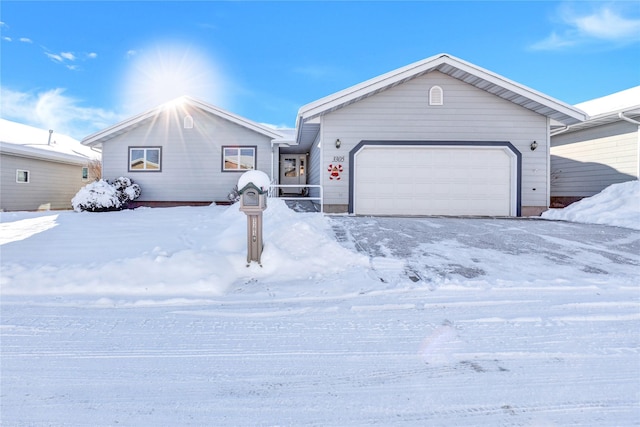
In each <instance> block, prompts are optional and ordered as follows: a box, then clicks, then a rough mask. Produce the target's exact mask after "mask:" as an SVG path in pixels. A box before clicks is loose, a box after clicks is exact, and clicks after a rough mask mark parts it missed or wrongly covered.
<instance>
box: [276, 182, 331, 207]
mask: <svg viewBox="0 0 640 427" xmlns="http://www.w3.org/2000/svg"><path fill="white" fill-rule="evenodd" d="M280 188H302V189H304V188H318V189H319V190H320V192H319V194H320V196H319V197H310V196H286V197H282V196H280V191H278V189H280ZM268 194H269V197H272V198H275V199H282V200H309V201H311V202H313V201H314V200H318V201H319V202H320V212H322V213H324V205H323V197H322V185H310V184H282V185H278V184H271V185H270V186H269V193H268Z"/></svg>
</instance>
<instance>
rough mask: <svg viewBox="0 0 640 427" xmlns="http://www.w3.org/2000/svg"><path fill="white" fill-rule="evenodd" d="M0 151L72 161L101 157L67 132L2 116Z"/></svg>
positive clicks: (42, 158)
mask: <svg viewBox="0 0 640 427" xmlns="http://www.w3.org/2000/svg"><path fill="white" fill-rule="evenodd" d="M0 152H2V153H7V154H13V155H18V156H23V157H31V158H36V159H41V160H50V161H57V162H63V163H72V164H86V163H87V161H89V160H92V159H99V158H100V153H98V152H96V151H93V150H92V149H90V148H88V147H85V146H84V145H82V144H81V143H80V141H78V140H76V139H73V138H71V137H70V136H67V135H63V134H60V133H57V132H55V131H49V130H45V129H39V128H36V127H33V126H28V125H25V124H22V123H16V122H12V121H9V120H5V119H0Z"/></svg>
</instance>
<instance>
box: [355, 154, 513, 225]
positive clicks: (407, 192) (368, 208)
mask: <svg viewBox="0 0 640 427" xmlns="http://www.w3.org/2000/svg"><path fill="white" fill-rule="evenodd" d="M505 150H506V148H503V147H492V148H486V147H482V148H480V147H471V146H462V147H441V146H438V147H434V146H421V147H397V146H396V147H389V146H371V147H364V148H362V150H361V151H360V152H359V153H357V155H356V161H355V175H354V176H355V181H354V190H353V191H354V208H355V213H358V214H371V215H376V214H378V215H510V214H511V206H512V198H513V197H514V188H513V183H512V180H513V168H514V167H515V166H514V161H513V156H512V155H510V154H509V153H508V152H506V151H505Z"/></svg>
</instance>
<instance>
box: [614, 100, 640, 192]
mask: <svg viewBox="0 0 640 427" xmlns="http://www.w3.org/2000/svg"><path fill="white" fill-rule="evenodd" d="M618 117H620V118H621V119H622V120H624V121H625V122H629V123H631V124H634V125H636V126H638V134H637V140H638V141H637V147H636V148H637V156H638V157H637V161H638V163H637V164H636V178H637V179H640V122H639V121H637V120H633V119H632V118H631V117H627V116H625V115H624V111H620V112H619V113H618Z"/></svg>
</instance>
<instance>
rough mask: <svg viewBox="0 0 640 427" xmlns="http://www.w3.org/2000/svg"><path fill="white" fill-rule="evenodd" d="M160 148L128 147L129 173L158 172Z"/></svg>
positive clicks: (160, 156)
mask: <svg viewBox="0 0 640 427" xmlns="http://www.w3.org/2000/svg"><path fill="white" fill-rule="evenodd" d="M161 160H162V148H161V147H129V172H138V171H145V172H160V170H161Z"/></svg>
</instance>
